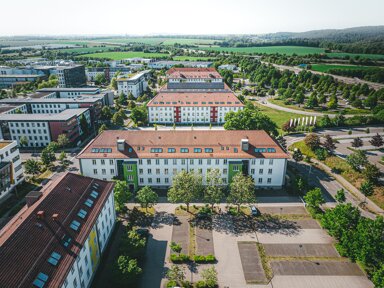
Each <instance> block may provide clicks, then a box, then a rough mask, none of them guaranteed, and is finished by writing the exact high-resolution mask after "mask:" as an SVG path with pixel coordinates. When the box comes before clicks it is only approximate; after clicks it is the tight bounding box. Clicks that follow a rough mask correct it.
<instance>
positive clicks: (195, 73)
mask: <svg viewBox="0 0 384 288" xmlns="http://www.w3.org/2000/svg"><path fill="white" fill-rule="evenodd" d="M167 77H168V78H204V79H206V78H212V79H214V78H220V79H221V78H223V77H222V76H221V75H220V73H219V72H217V71H216V69H215V68H171V69H169V70H168V71H167Z"/></svg>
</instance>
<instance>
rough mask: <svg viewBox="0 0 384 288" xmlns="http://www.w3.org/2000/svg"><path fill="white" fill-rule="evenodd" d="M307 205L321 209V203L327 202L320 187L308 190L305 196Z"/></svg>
mask: <svg viewBox="0 0 384 288" xmlns="http://www.w3.org/2000/svg"><path fill="white" fill-rule="evenodd" d="M303 198H304V201H305V202H306V203H307V205H308V206H309V207H311V208H314V209H319V207H320V205H322V204H324V203H325V200H324V197H323V193H321V189H320V188H315V189H312V190H310V191H308V192H307V194H306V195H305V196H304V197H303Z"/></svg>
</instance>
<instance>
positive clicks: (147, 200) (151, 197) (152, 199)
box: [136, 186, 159, 212]
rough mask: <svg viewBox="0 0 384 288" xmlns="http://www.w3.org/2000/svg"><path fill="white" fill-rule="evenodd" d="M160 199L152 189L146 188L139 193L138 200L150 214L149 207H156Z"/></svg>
mask: <svg viewBox="0 0 384 288" xmlns="http://www.w3.org/2000/svg"><path fill="white" fill-rule="evenodd" d="M158 199H159V196H158V195H157V193H156V192H154V191H153V190H152V188H151V187H149V186H145V187H144V188H141V189H140V190H139V192H137V195H136V200H137V202H139V203H140V204H141V206H142V207H144V208H145V211H147V212H148V206H149V205H155V204H156V203H157V201H158Z"/></svg>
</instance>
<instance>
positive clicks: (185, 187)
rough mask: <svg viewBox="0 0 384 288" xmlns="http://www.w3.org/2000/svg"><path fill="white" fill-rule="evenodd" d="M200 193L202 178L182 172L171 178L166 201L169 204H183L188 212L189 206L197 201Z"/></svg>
mask: <svg viewBox="0 0 384 288" xmlns="http://www.w3.org/2000/svg"><path fill="white" fill-rule="evenodd" d="M202 191H203V178H202V176H201V175H199V174H196V173H192V172H186V171H184V170H182V171H180V172H179V173H178V174H176V175H175V176H174V177H173V180H172V186H171V188H170V189H169V190H168V200H169V202H171V203H178V202H182V203H185V204H186V205H187V211H189V204H190V203H191V202H192V201H194V200H197V199H198V198H199V197H200V195H201V192H202Z"/></svg>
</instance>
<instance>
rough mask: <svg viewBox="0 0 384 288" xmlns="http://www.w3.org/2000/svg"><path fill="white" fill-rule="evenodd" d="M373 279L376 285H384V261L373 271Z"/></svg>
mask: <svg viewBox="0 0 384 288" xmlns="http://www.w3.org/2000/svg"><path fill="white" fill-rule="evenodd" d="M372 281H373V284H375V287H377V288H379V287H384V263H383V264H381V267H380V268H379V269H377V270H376V271H375V272H374V273H373V277H372Z"/></svg>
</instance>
